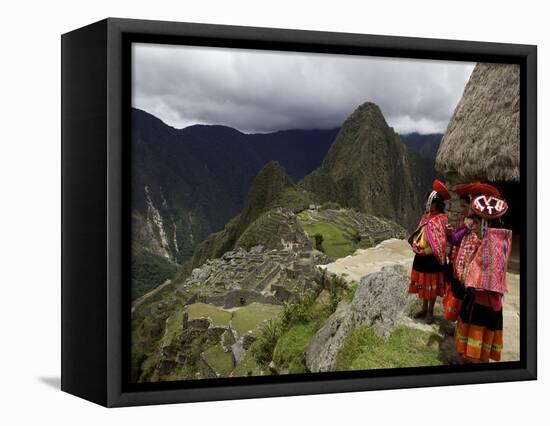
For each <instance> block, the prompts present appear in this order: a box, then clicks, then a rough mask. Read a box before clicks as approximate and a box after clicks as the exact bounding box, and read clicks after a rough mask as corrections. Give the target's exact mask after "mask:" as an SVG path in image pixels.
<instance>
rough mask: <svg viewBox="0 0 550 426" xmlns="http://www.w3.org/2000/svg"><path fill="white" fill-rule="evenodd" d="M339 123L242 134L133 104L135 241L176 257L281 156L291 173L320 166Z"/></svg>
mask: <svg viewBox="0 0 550 426" xmlns="http://www.w3.org/2000/svg"><path fill="white" fill-rule="evenodd" d="M337 132H338V129H331V130H285V131H278V132H274V133H269V134H250V135H248V134H244V133H242V132H240V131H238V130H236V129H233V128H231V127H227V126H217V125H214V126H210V125H193V126H189V127H186V128H184V129H175V128H173V127H170V126H168V125H166V124H165V123H163V122H162V121H161V120H159V119H158V118H156V117H154V116H153V115H151V114H149V113H147V112H145V111H142V110H138V109H133V110H132V184H133V185H132V220H133V230H134V232H133V234H134V242H135V243H136V244H137V245H138V246H142V247H144V248H145V249H147V250H148V251H150V252H151V253H153V254H156V255H159V256H161V257H164V258H166V259H169V260H171V261H173V262H178V263H181V262H182V261H184V260H185V259H188V258H190V257H191V256H192V254H193V251H194V248H195V246H196V245H197V244H198V243H199V242H200V241H203V240H204V239H205V238H206V237H207V236H208V235H209V234H210V233H212V232H215V231H218V230H221V229H222V228H223V227H224V225H225V224H226V223H227V221H228V220H229V219H230V218H231V217H233V216H234V215H236V214H237V213H238V212H239V211H240V210H241V208H242V207H243V204H244V201H245V198H246V196H247V194H248V191H249V189H250V185H251V184H252V181H253V180H254V178H255V176H256V174H257V173H258V172H259V171H260V169H261V168H262V167H263V166H264V165H265V164H267V163H268V162H269V161H272V160H276V161H278V162H279V163H280V164H281V165H282V166H283V167H284V168H285V170H286V171H287V173H288V174H289V175H290V176H291V177H292V178H293V179H296V180H297V179H301V178H302V177H303V176H305V175H306V174H308V173H309V172H310V171H312V170H313V169H315V168H316V167H318V166H319V164H320V163H321V161H322V159H323V158H324V156H325V154H326V152H327V151H328V149H329V147H330V145H331V143H332V141H333V140H334V137H335V136H336V133H337Z"/></svg>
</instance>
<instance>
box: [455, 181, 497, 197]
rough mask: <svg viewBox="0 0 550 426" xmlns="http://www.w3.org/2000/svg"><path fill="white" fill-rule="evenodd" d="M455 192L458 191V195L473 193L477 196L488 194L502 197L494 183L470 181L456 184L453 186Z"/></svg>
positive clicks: (473, 195) (472, 194)
mask: <svg viewBox="0 0 550 426" xmlns="http://www.w3.org/2000/svg"><path fill="white" fill-rule="evenodd" d="M453 192H456V193H457V194H458V195H471V196H472V197H476V196H478V195H488V196H491V197H497V198H500V191H499V190H498V189H497V188H495V187H494V186H493V185H489V184H488V183H481V182H470V183H463V184H460V185H456V186H455V187H454V188H453Z"/></svg>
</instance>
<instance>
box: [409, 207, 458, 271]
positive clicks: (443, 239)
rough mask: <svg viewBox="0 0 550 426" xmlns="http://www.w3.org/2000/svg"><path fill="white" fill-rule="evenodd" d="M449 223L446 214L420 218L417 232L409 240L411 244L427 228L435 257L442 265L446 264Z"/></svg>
mask: <svg viewBox="0 0 550 426" xmlns="http://www.w3.org/2000/svg"><path fill="white" fill-rule="evenodd" d="M447 223H448V217H447V214H446V213H438V214H435V215H432V214H429V215H428V214H424V215H422V217H421V218H420V222H419V224H418V226H417V227H416V231H414V233H413V234H412V235H411V237H410V238H409V243H412V241H414V239H415V236H416V235H417V234H418V233H419V232H420V231H421V228H422V227H423V226H426V239H427V240H428V244H430V247H431V248H432V252H433V254H434V256H435V257H436V258H437V260H438V262H439V263H440V264H441V265H444V264H445V247H446V243H447V236H446V233H445V228H446V226H447Z"/></svg>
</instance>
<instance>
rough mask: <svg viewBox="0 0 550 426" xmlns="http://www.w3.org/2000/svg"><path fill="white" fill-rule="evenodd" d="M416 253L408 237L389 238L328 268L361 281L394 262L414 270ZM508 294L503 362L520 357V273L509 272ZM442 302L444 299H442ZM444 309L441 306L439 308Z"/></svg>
mask: <svg viewBox="0 0 550 426" xmlns="http://www.w3.org/2000/svg"><path fill="white" fill-rule="evenodd" d="M413 257H414V254H413V252H412V250H411V248H410V246H409V244H408V243H407V241H405V240H398V239H389V240H386V241H383V242H382V243H380V244H379V245H378V246H376V247H373V248H370V249H365V250H357V251H356V252H355V253H354V254H353V255H351V256H347V257H344V258H341V259H337V260H336V261H335V262H333V263H329V264H328V265H319V266H321V267H326V268H327V271H328V272H331V273H333V274H337V275H342V276H343V277H344V278H345V279H346V280H347V281H357V282H359V280H360V279H361V277H363V276H365V275H367V274H370V273H371V272H376V271H379V270H380V269H382V267H383V266H386V265H391V264H396V263H397V264H400V265H403V266H404V267H405V268H406V269H407V270H410V268H411V266H412V262H413ZM507 284H508V294H506V295H505V297H504V306H503V309H504V311H503V316H504V349H503V353H502V361H517V360H519V306H520V305H519V275H518V274H514V273H508V274H507ZM437 303H438V304H441V299H439V298H438V302H437ZM439 310H440V311H441V308H440V309H439ZM410 322H411V323H410V324H407V325H409V326H412V327H415V328H420V329H424V330H430V328H431V329H432V330H433V331H434V332H436V333H439V331H438V330H437V325H435V324H434V325H432V326H428V325H426V324H424V323H423V322H421V321H415V320H411V321H410Z"/></svg>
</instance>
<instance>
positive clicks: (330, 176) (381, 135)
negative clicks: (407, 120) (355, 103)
mask: <svg viewBox="0 0 550 426" xmlns="http://www.w3.org/2000/svg"><path fill="white" fill-rule="evenodd" d="M433 177H434V170H433V164H432V162H431V160H429V159H426V158H423V157H421V156H420V155H418V154H417V153H415V152H413V151H412V150H410V149H409V148H407V147H406V146H405V145H404V144H403V143H402V142H401V140H400V139H399V136H398V135H397V134H396V133H395V132H394V131H393V129H392V128H390V127H389V126H388V124H387V123H386V120H385V119H384V116H383V115H382V112H381V111H380V108H378V106H377V105H375V104H373V103H368V102H367V103H365V104H363V105H361V106H360V107H359V108H357V109H356V110H355V111H354V112H353V114H352V115H351V116H350V117H348V119H347V120H346V121H345V122H344V124H343V126H342V128H341V129H340V132H339V133H338V136H337V137H336V140H335V141H334V143H333V144H332V146H331V148H330V150H329V152H328V153H327V156H326V157H325V159H324V161H323V163H322V164H321V167H320V168H318V169H317V170H315V171H314V172H312V173H311V174H309V175H308V176H306V177H305V178H304V179H303V181H302V185H303V186H304V188H306V189H307V190H309V191H310V192H312V193H314V194H315V196H316V197H317V201H320V202H324V201H337V202H338V203H339V204H340V205H342V206H344V207H351V208H357V209H359V210H360V211H362V212H364V213H369V214H373V215H376V216H381V217H386V218H391V219H394V220H396V221H397V222H398V223H400V224H402V225H403V226H405V227H406V228H408V229H412V228H413V227H414V226H415V225H416V221H417V220H418V214H419V212H420V208H421V206H422V204H423V201H422V200H423V195H424V193H425V192H426V191H427V190H429V188H430V185H431V182H432V180H433Z"/></svg>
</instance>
